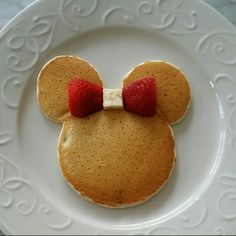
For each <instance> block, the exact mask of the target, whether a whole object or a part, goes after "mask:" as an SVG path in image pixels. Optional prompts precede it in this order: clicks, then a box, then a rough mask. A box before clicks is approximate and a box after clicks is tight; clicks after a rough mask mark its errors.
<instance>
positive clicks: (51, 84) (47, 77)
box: [38, 56, 102, 123]
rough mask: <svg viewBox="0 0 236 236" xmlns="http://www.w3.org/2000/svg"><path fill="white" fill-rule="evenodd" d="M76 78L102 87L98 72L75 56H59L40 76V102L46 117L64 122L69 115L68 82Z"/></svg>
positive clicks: (51, 61) (46, 66) (47, 65)
mask: <svg viewBox="0 0 236 236" xmlns="http://www.w3.org/2000/svg"><path fill="white" fill-rule="evenodd" d="M74 77H79V78H80V79H85V80H89V81H91V82H93V83H95V84H98V85H101V86H102V81H101V79H100V76H99V75H98V73H97V71H96V70H95V69H94V68H93V67H92V66H91V65H90V64H89V63H88V62H86V61H84V60H83V59H81V58H78V57H75V56H58V57H55V58H53V59H52V60H50V61H49V62H48V63H47V64H46V65H45V66H44V67H43V69H42V70H41V71H40V73H39V76H38V101H39V104H40V106H41V108H42V110H43V112H44V114H45V115H46V116H48V117H49V118H50V119H52V120H53V121H56V122H60V123H61V122H63V121H64V120H65V119H66V117H68V115H69V108H68V92H67V89H68V88H67V87H68V81H69V80H70V79H73V78H74Z"/></svg>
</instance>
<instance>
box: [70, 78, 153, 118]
mask: <svg viewBox="0 0 236 236" xmlns="http://www.w3.org/2000/svg"><path fill="white" fill-rule="evenodd" d="M122 99H123V107H124V110H126V111H128V112H132V113H135V114H137V115H140V116H145V117H149V116H153V115H154V114H155V113H156V80H155V79H154V78H144V79H141V80H138V81H135V82H133V83H131V84H129V85H128V86H126V87H124V88H123V90H122ZM69 108H70V112H71V114H72V115H73V116H75V117H85V116H88V115H91V114H93V113H96V112H98V111H100V110H102V109H103V88H102V87H101V86H99V85H97V84H94V83H91V82H89V81H86V80H83V79H73V80H70V82H69Z"/></svg>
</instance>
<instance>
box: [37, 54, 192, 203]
mask: <svg viewBox="0 0 236 236" xmlns="http://www.w3.org/2000/svg"><path fill="white" fill-rule="evenodd" d="M121 87H122V89H103V85H102V80H101V78H100V76H99V74H98V73H97V72H96V70H95V68H94V67H93V66H91V65H90V64H89V63H88V62H86V61H84V60H82V59H80V58H78V57H74V56H59V57H55V58H53V59H52V60H50V61H49V62H48V63H47V64H46V65H45V66H44V67H43V68H42V70H41V71H40V73H39V76H38V85H37V93H38V101H39V104H40V107H41V109H42V111H43V113H44V114H45V115H46V116H47V117H49V118H50V119H52V120H54V121H56V122H60V123H63V127H62V131H61V134H60V138H59V145H58V156H59V161H60V166H61V170H62V173H63V176H64V178H65V180H66V181H67V182H68V184H69V185H70V186H71V187H72V188H73V189H74V190H76V191H77V192H78V193H79V194H80V195H81V196H82V197H84V198H85V199H87V200H90V201H92V202H94V203H96V204H99V205H102V206H105V207H129V206H134V205H137V204H140V203H142V202H144V201H146V200H148V199H149V198H150V197H152V196H153V195H154V194H155V193H157V192H158V191H159V190H160V189H161V188H162V187H163V186H164V184H165V183H166V182H167V180H168V179H169V177H170V175H171V173H172V171H173V168H174V164H175V158H176V153H175V142H174V137H173V131H172V129H171V127H170V124H173V123H176V122H177V121H179V120H180V119H181V118H183V116H184V115H185V114H186V112H187V110H188V107H189V103H190V87H189V84H188V81H187V79H186V77H185V76H184V75H183V73H182V72H181V71H180V70H179V69H178V68H176V67H175V66H173V65H171V64H168V63H166V62H160V61H151V62H145V63H144V64H141V65H138V66H137V67H135V68H134V69H133V70H132V71H131V72H130V73H129V74H128V75H127V76H125V78H124V80H123V85H122V86H121Z"/></svg>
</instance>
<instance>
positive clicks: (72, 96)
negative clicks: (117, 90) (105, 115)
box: [69, 78, 103, 117]
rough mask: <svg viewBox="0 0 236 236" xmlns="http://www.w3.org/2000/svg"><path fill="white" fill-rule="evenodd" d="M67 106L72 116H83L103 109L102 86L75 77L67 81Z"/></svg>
mask: <svg viewBox="0 0 236 236" xmlns="http://www.w3.org/2000/svg"><path fill="white" fill-rule="evenodd" d="M69 108H70V112H71V114H72V115H73V116H76V117H85V116H88V115H91V114H93V113H95V112H98V111H100V110H101V109H103V88H102V87H101V86H99V85H96V84H94V83H91V82H89V81H86V80H83V79H80V78H75V79H72V80H70V81H69Z"/></svg>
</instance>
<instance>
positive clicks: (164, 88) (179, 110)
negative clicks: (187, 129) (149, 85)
mask: <svg viewBox="0 0 236 236" xmlns="http://www.w3.org/2000/svg"><path fill="white" fill-rule="evenodd" d="M144 77H155V78H156V80H157V109H158V110H160V111H161V112H162V114H163V115H164V117H165V118H166V120H167V121H168V122H169V123H170V124H174V123H177V122H179V121H180V120H181V119H182V118H183V117H184V115H185V114H186V113H187V111H188V108H189V104H190V86H189V82H188V80H187V78H186V76H185V75H184V74H183V73H182V72H181V70H180V69H179V68H177V67H176V66H174V65H172V64H170V63H167V62H164V61H147V62H145V63H143V64H140V65H138V66H136V67H135V68H134V69H133V70H132V71H131V72H129V73H128V74H127V76H126V77H125V79H124V81H123V86H127V85H129V84H130V83H132V82H134V81H136V80H140V79H142V78H144Z"/></svg>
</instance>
